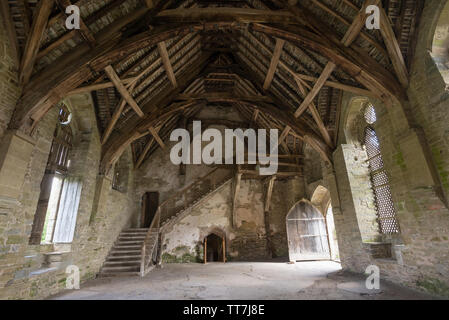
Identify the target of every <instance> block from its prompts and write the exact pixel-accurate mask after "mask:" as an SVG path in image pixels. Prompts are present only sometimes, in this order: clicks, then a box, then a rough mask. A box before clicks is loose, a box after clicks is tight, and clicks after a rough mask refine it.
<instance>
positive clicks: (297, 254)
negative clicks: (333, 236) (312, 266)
mask: <svg viewBox="0 0 449 320" xmlns="http://www.w3.org/2000/svg"><path fill="white" fill-rule="evenodd" d="M326 230H327V229H326V221H325V218H324V216H323V215H322V214H321V213H320V212H319V211H318V209H317V208H315V207H314V206H312V205H311V204H309V203H307V202H303V201H302V202H300V203H298V204H297V205H296V206H295V207H294V208H293V209H292V210H291V211H290V213H289V214H288V215H287V237H288V250H289V257H290V261H306V260H329V259H330V252H329V242H328V239H327V231H326Z"/></svg>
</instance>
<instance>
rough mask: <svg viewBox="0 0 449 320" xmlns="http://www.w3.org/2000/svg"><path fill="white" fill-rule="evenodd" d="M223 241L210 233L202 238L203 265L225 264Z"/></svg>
mask: <svg viewBox="0 0 449 320" xmlns="http://www.w3.org/2000/svg"><path fill="white" fill-rule="evenodd" d="M225 251H226V249H225V240H224V238H222V237H220V236H218V235H216V234H215V233H211V234H210V235H208V236H207V237H206V238H204V263H206V262H225V254H224V252H225Z"/></svg>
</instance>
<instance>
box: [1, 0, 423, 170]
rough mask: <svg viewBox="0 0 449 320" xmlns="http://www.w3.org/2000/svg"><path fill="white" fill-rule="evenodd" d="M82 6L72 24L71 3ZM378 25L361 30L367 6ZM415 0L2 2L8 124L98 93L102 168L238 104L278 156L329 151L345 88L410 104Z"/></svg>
mask: <svg viewBox="0 0 449 320" xmlns="http://www.w3.org/2000/svg"><path fill="white" fill-rule="evenodd" d="M71 4H74V5H77V6H78V7H79V8H80V11H81V23H80V29H79V30H67V28H66V26H65V21H66V19H67V15H66V13H65V8H66V7H67V6H69V5H71ZM371 4H375V5H378V6H379V7H380V8H381V29H380V30H367V29H366V28H365V20H366V13H365V8H366V6H368V5H371ZM422 6H423V1H422V0H384V1H381V0H296V1H294V0H290V1H283V0H271V1H269V0H228V1H212V0H183V1H182V0H165V1H162V0H78V1H76V0H40V1H39V0H8V1H2V4H1V7H0V11H1V13H2V17H3V20H4V21H5V27H6V30H7V33H8V36H9V37H10V40H11V44H12V47H13V50H14V51H15V53H16V58H17V61H18V62H19V64H20V83H21V85H22V86H23V93H22V96H21V98H20V100H19V102H18V105H17V108H16V111H15V113H14V116H13V119H12V121H11V124H10V127H11V128H16V129H22V130H24V131H25V132H28V133H31V132H32V130H33V129H34V128H35V126H36V124H37V123H38V122H39V120H40V119H41V118H42V117H43V116H44V115H45V114H46V112H47V111H48V110H49V109H50V108H52V107H53V106H55V105H56V104H58V103H59V102H60V101H61V100H63V99H64V98H67V97H69V96H70V95H74V94H78V93H86V92H90V93H92V96H93V98H94V101H95V104H96V112H97V121H98V127H99V129H100V133H101V136H102V138H101V143H102V146H103V150H102V164H101V170H102V171H103V172H105V171H108V170H109V169H110V168H111V166H112V164H113V163H114V162H115V161H116V160H117V159H118V158H119V156H120V155H121V154H122V153H123V151H124V150H125V149H126V148H127V147H129V146H130V145H131V146H132V149H133V155H134V159H135V165H136V166H137V167H138V166H140V165H141V164H142V163H143V162H144V161H145V160H146V159H148V158H149V157H150V156H151V154H152V153H153V152H154V151H155V150H156V149H157V148H159V147H161V148H165V143H164V140H166V139H167V137H168V136H169V135H170V132H171V131H172V130H173V129H174V128H176V127H179V126H180V125H181V122H183V121H185V119H194V118H195V115H196V114H197V113H198V112H199V111H200V110H201V109H202V108H205V107H207V106H210V105H220V106H229V107H230V108H235V109H236V110H237V111H238V112H239V113H240V114H241V116H242V117H243V118H244V119H246V120H247V121H248V124H249V126H250V127H254V128H266V129H268V128H278V129H279V130H280V132H281V134H280V139H279V145H280V148H281V150H282V152H283V153H284V154H287V155H288V154H293V155H297V154H298V153H300V152H301V148H302V145H303V144H304V143H306V144H308V145H310V146H311V147H312V148H313V149H315V150H316V151H317V152H319V154H320V155H321V157H322V158H323V159H324V160H325V161H329V162H330V159H331V153H332V151H333V150H334V148H335V145H336V141H337V137H336V135H337V132H338V122H339V121H338V117H339V114H340V111H339V110H340V104H341V101H340V100H341V94H342V92H343V91H348V92H352V93H355V94H358V95H364V96H369V97H375V98H377V99H380V100H381V101H383V102H385V103H386V104H389V105H391V104H392V102H393V101H399V102H400V101H404V100H407V95H406V89H407V87H408V79H409V76H408V72H409V65H410V61H411V60H412V57H413V48H414V39H415V34H416V26H417V24H418V21H419V14H420V12H421V11H422V10H421V8H422Z"/></svg>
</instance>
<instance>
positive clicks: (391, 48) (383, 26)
mask: <svg viewBox="0 0 449 320" xmlns="http://www.w3.org/2000/svg"><path fill="white" fill-rule="evenodd" d="M379 9H380V33H381V34H382V37H383V39H384V42H385V45H386V47H387V50H388V54H389V55H390V59H391V62H392V64H393V68H394V70H395V72H396V75H397V77H398V79H399V82H400V83H401V84H402V86H403V87H404V88H407V87H408V84H409V80H408V78H409V76H408V71H407V66H406V65H405V61H404V57H403V56H402V52H401V48H400V47H399V43H398V40H397V38H396V35H395V34H394V31H393V27H392V25H391V22H390V19H389V18H388V16H387V14H386V13H385V10H384V9H383V7H382V6H380V7H379Z"/></svg>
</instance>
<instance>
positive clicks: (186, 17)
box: [154, 7, 298, 24]
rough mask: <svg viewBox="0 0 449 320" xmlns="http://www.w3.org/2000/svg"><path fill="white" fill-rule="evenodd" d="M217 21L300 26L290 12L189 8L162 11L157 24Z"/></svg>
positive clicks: (156, 20) (229, 8)
mask: <svg viewBox="0 0 449 320" xmlns="http://www.w3.org/2000/svg"><path fill="white" fill-rule="evenodd" d="M211 19H212V20H216V21H221V22H235V21H239V22H241V23H252V22H257V23H283V24H298V21H297V20H296V19H295V17H294V15H293V14H292V13H291V12H289V11H284V10H282V11H274V10H259V9H249V8H231V7H220V8H213V7H210V8H189V9H184V8H182V9H171V10H164V11H161V12H160V13H159V14H158V15H157V16H156V17H155V19H154V20H155V22H161V23H164V24H166V23H186V22H189V23H191V22H193V23H197V22H199V23H201V22H204V21H208V20H209V21H210V20H211Z"/></svg>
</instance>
